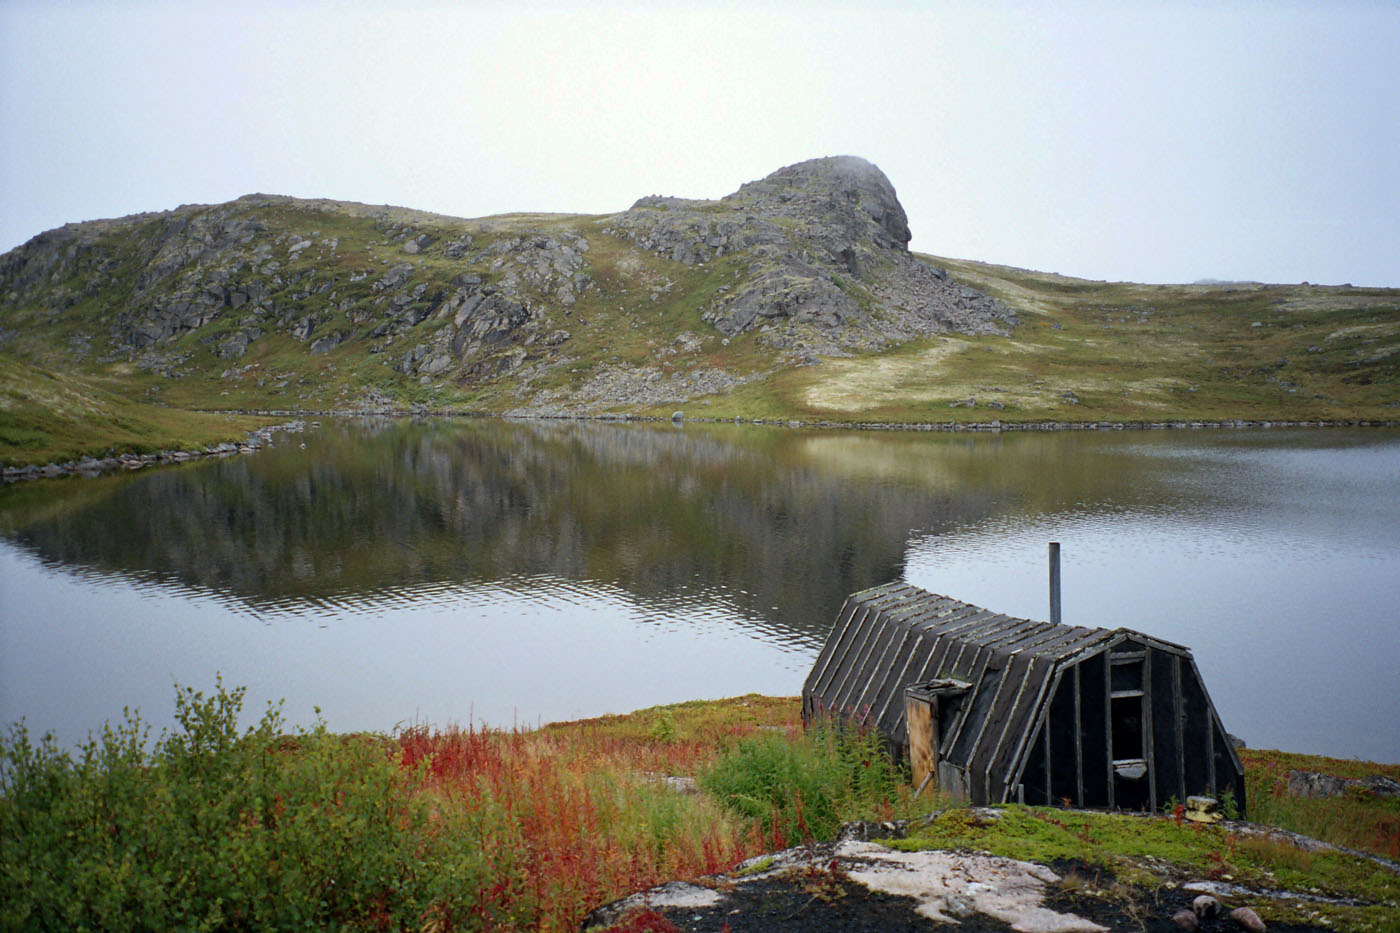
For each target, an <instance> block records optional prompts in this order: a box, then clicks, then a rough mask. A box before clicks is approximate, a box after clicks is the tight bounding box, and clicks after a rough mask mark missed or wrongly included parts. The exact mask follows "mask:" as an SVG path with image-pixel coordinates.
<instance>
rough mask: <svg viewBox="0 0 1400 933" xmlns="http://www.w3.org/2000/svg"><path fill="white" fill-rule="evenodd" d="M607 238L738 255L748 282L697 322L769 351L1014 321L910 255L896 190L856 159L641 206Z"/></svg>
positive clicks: (664, 250)
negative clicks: (760, 341) (703, 197)
mask: <svg viewBox="0 0 1400 933" xmlns="http://www.w3.org/2000/svg"><path fill="white" fill-rule="evenodd" d="M605 232H608V233H611V234H613V235H615V236H620V237H623V238H625V239H629V240H631V241H632V242H634V243H636V244H637V245H638V246H640V247H642V248H643V249H647V250H650V251H653V252H656V253H658V254H659V255H662V256H666V257H667V258H670V259H674V260H676V261H678V262H684V263H687V264H691V265H694V264H703V263H707V262H710V261H711V260H713V259H715V258H717V257H718V256H720V255H724V254H726V253H735V252H744V253H745V254H746V257H747V258H748V259H749V270H748V271H749V275H748V277H747V278H745V279H741V280H740V281H738V282H736V283H735V284H734V286H733V288H732V289H730V290H718V291H717V292H716V297H715V299H714V300H713V301H712V302H711V304H710V306H709V307H708V308H706V309H705V310H704V312H703V314H702V316H703V318H704V319H705V320H706V321H708V322H710V323H711V324H713V325H714V326H715V328H716V329H717V330H719V331H720V333H721V334H723V335H724V336H725V338H726V339H727V338H729V337H734V336H737V335H738V334H740V333H743V332H746V331H750V330H759V331H760V332H762V333H764V334H765V335H766V337H767V340H766V341H765V342H767V343H769V344H770V345H772V346H774V347H778V348H782V349H797V350H807V351H815V352H819V353H832V352H837V351H841V350H849V349H857V348H863V349H870V348H876V347H881V346H886V345H888V344H889V343H890V342H892V341H897V340H904V339H912V338H914V337H919V336H929V335H932V334H936V333H943V332H946V331H950V330H951V331H960V332H965V333H993V332H1004V331H1005V328H1006V327H1007V326H1008V325H1010V324H1014V323H1015V315H1014V314H1012V313H1011V312H1010V310H1009V309H1008V308H1006V307H1005V306H1004V305H1002V304H1001V303H1000V302H997V301H995V300H993V299H991V298H989V297H988V296H986V295H984V294H982V293H981V292H978V291H976V290H974V289H970V288H967V287H964V286H959V285H956V284H955V283H952V282H950V281H948V279H947V274H946V272H944V271H943V270H939V269H935V268H933V267H932V266H929V265H927V264H925V263H923V262H921V261H919V260H917V259H915V258H914V257H913V256H911V255H910V254H909V252H908V243H909V228H908V221H907V218H906V216H905V214H904V208H903V207H902V206H901V205H900V203H899V199H898V198H897V197H896V196H895V192H894V187H893V186H892V185H891V184H890V182H889V179H888V178H886V177H885V175H884V173H883V172H881V171H880V170H879V169H878V168H876V167H875V166H874V165H871V164H870V163H869V162H866V161H865V160H863V159H857V158H853V157H849V156H839V157H834V158H828V159H813V160H811V161H808V162H800V163H798V164H796V165H790V166H787V167H786V168H782V169H779V170H778V171H776V172H774V173H773V174H771V175H769V176H768V177H767V178H763V179H760V180H758V181H754V182H749V183H748V184H745V185H743V186H741V187H740V189H739V190H738V191H736V192H735V193H733V194H731V195H728V196H726V197H724V198H722V199H720V200H719V201H688V200H685V199H681V198H661V197H655V196H652V197H647V198H642V199H640V200H638V201H637V203H636V204H634V205H633V206H632V208H631V209H630V210H628V211H626V212H624V213H622V214H618V215H615V216H614V217H612V218H610V221H609V226H608V227H607V228H605ZM779 326H781V327H783V328H785V329H784V331H783V332H781V333H779V332H778V331H777V328H778V327H779Z"/></svg>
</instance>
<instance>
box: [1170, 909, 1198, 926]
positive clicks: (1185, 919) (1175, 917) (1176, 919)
mask: <svg viewBox="0 0 1400 933" xmlns="http://www.w3.org/2000/svg"><path fill="white" fill-rule="evenodd" d="M1172 923H1174V924H1176V925H1177V926H1179V927H1181V929H1183V930H1191V931H1195V930H1199V929H1200V928H1201V922H1200V920H1199V919H1197V917H1196V915H1195V914H1194V913H1192V912H1191V911H1189V910H1187V909H1185V908H1182V909H1181V910H1178V911H1177V912H1176V913H1174V914H1172Z"/></svg>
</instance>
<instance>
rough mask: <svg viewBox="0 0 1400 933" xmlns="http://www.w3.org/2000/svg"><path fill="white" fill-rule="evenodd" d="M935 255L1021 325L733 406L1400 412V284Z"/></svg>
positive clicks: (933, 344)
mask: <svg viewBox="0 0 1400 933" xmlns="http://www.w3.org/2000/svg"><path fill="white" fill-rule="evenodd" d="M928 258H929V259H930V261H932V262H934V263H937V264H939V265H942V266H944V267H946V268H947V269H948V270H949V272H950V273H951V274H952V275H953V276H954V277H955V278H957V279H958V280H959V281H962V282H964V283H966V284H969V285H972V286H974V287H976V288H979V289H983V290H985V291H987V292H989V293H990V294H992V295H994V296H996V297H998V298H1000V299H1002V300H1003V301H1005V302H1006V303H1007V304H1009V305H1011V306H1012V307H1013V308H1015V309H1016V310H1017V311H1018V312H1019V313H1020V314H1021V317H1022V323H1021V324H1020V326H1018V327H1017V328H1016V329H1015V331H1014V332H1013V333H1012V334H1011V335H1010V336H1007V337H961V336H949V337H946V338H937V339H933V340H928V341H921V342H917V343H912V344H908V345H905V346H902V347H899V348H896V349H893V350H890V351H888V352H886V353H883V354H878V355H873V356H867V357H860V358H853V359H846V360H827V361H824V362H823V363H822V364H821V365H820V366H815V367H804V368H801V369H796V370H789V371H786V372H784V373H781V374H779V375H778V376H776V377H774V378H773V379H771V380H769V381H768V382H766V383H764V384H762V385H759V386H753V387H746V388H745V389H741V390H740V391H739V392H738V393H736V395H737V396H738V398H736V399H735V400H734V401H733V402H732V403H730V404H732V405H733V406H735V407H737V408H740V409H743V408H745V407H747V409H748V410H749V411H753V412H763V413H766V414H768V415H769V416H775V417H798V418H804V419H811V420H826V419H829V420H835V421H892V422H949V421H987V420H991V419H993V418H996V419H999V420H1001V421H1003V422H1023V421H1032V422H1033V421H1047V420H1053V421H1098V420H1108V421H1148V422H1152V421H1167V420H1196V419H1202V420H1231V419H1243V420H1347V419H1362V420H1393V419H1396V418H1397V417H1400V291H1397V290H1395V289H1356V288H1334V287H1320V286H1301V285H1219V286H1198V285H1135V284H1131V283H1114V282H1091V281H1087V280H1083V279H1070V278H1065V277H1062V276H1056V275H1049V274H1043V273H1036V272H1028V271H1025V270H1019V269H1010V268H1007V267H1004V266H992V265H988V264H984V263H975V262H965V261H957V260H948V259H939V258H935V257H928ZM1066 392H1072V393H1073V394H1074V396H1075V397H1076V398H1077V399H1078V402H1077V403H1076V402H1073V401H1070V400H1069V399H1067V398H1066V396H1065V393H1066ZM968 398H975V399H976V400H977V402H978V405H977V407H975V408H968V407H961V406H960V407H957V408H953V407H950V403H952V402H955V401H962V400H966V399H968ZM992 402H997V403H1000V404H1001V405H1003V406H1004V407H1003V408H1000V409H998V408H994V407H990V406H989V403H992ZM739 413H742V412H739Z"/></svg>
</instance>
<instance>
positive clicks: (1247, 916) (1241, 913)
mask: <svg viewBox="0 0 1400 933" xmlns="http://www.w3.org/2000/svg"><path fill="white" fill-rule="evenodd" d="M1227 916H1229V918H1230V919H1231V920H1233V921H1235V922H1236V923H1238V924H1239V925H1240V926H1241V927H1243V928H1244V929H1246V930H1249V931H1250V933H1263V931H1264V930H1266V929H1268V928H1267V927H1266V926H1264V921H1263V920H1260V919H1259V915H1258V914H1256V913H1255V912H1254V911H1252V910H1250V909H1249V908H1248V907H1236V908H1235V909H1234V910H1232V911H1230V913H1229V914H1228V915H1227Z"/></svg>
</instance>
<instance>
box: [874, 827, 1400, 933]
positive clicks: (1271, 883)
mask: <svg viewBox="0 0 1400 933" xmlns="http://www.w3.org/2000/svg"><path fill="white" fill-rule="evenodd" d="M888 844H889V845H890V846H892V847H894V848H899V849H906V850H919V849H974V850H977V851H985V852H990V853H992V854H993V855H1003V856H1007V857H1009V858H1018V859H1025V860H1031V861H1037V862H1043V863H1056V864H1059V865H1062V866H1065V865H1072V866H1076V867H1075V868H1074V874H1071V875H1070V876H1068V877H1067V879H1066V885H1067V887H1069V888H1072V889H1074V890H1075V891H1076V893H1086V892H1090V891H1097V892H1099V896H1102V897H1106V898H1110V899H1112V900H1114V901H1117V902H1119V903H1126V904H1128V905H1130V906H1131V905H1132V904H1135V903H1138V902H1148V901H1151V900H1152V894H1153V892H1154V891H1156V890H1157V889H1158V888H1161V887H1163V886H1166V885H1175V884H1179V883H1180V882H1181V881H1183V880H1188V879H1196V880H1215V881H1221V882H1225V883H1231V884H1241V885H1246V886H1249V887H1253V888H1256V889H1266V890H1289V891H1301V892H1307V893H1311V894H1315V895H1321V896H1324V897H1333V898H1339V899H1343V898H1345V899H1359V900H1361V901H1364V902H1367V904H1365V905H1364V906H1348V905H1331V904H1326V905H1324V904H1310V903H1308V902H1304V901H1300V900H1274V899H1251V900H1250V906H1252V907H1253V908H1254V909H1255V910H1256V911H1257V912H1258V913H1259V914H1260V916H1261V917H1263V918H1264V920H1265V921H1266V922H1269V923H1275V922H1278V923H1308V922H1314V923H1315V922H1317V921H1318V920H1319V918H1326V920H1325V922H1327V923H1330V924H1335V925H1336V926H1337V928H1340V929H1346V930H1376V931H1380V930H1390V929H1394V927H1393V926H1392V923H1393V919H1394V917H1395V912H1396V910H1397V909H1400V876H1397V875H1396V874H1394V873H1391V872H1385V871H1381V870H1378V869H1377V868H1376V866H1375V865H1373V864H1371V863H1369V862H1366V861H1364V860H1361V859H1358V858H1356V857H1354V856H1349V855H1345V854H1343V853H1340V852H1335V851H1326V850H1323V851H1316V852H1313V851H1308V850H1305V849H1301V848H1299V847H1297V846H1295V845H1293V844H1292V842H1291V841H1288V840H1286V839H1282V838H1277V837H1271V836H1242V835H1237V834H1235V833H1232V832H1231V831H1230V830H1228V829H1226V828H1225V827H1222V826H1207V825H1202V824H1199V823H1191V822H1189V821H1179V820H1177V819H1173V818H1170V817H1166V816H1162V817H1138V816H1127V815H1120V814H1111V813H1089V812H1079V811H1074V812H1066V811H1063V810H1058V809H1053V808H1046V807H1020V806H1010V807H999V808H996V809H995V810H993V811H990V812H989V811H985V810H968V809H952V810H947V811H945V812H943V813H941V814H939V815H938V816H937V817H936V818H934V819H933V820H932V821H931V822H930V823H929V824H928V825H926V826H924V827H923V828H922V829H920V830H918V831H917V832H915V833H912V834H911V835H910V836H909V837H908V838H906V839H900V840H892V841H890V842H889V843H888ZM1062 870H1063V869H1062ZM1227 900H1228V899H1227Z"/></svg>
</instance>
